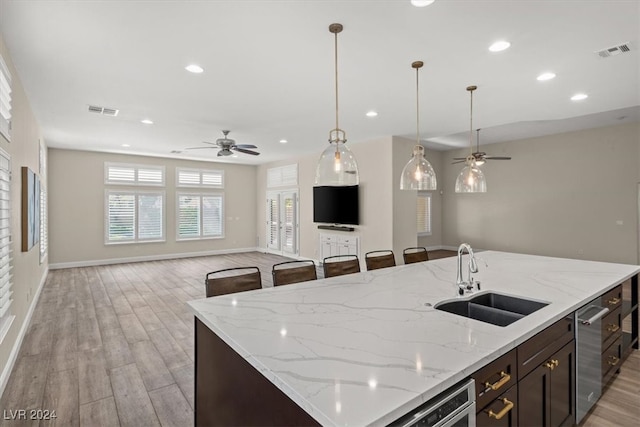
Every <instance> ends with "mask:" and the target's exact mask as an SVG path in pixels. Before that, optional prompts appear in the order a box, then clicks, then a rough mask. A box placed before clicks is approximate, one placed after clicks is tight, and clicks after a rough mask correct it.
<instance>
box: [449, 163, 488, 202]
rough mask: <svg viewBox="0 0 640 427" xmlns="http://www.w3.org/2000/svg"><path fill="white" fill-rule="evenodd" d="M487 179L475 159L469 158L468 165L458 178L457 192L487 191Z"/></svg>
mask: <svg viewBox="0 0 640 427" xmlns="http://www.w3.org/2000/svg"><path fill="white" fill-rule="evenodd" d="M486 192H487V180H486V179H485V178H484V173H482V171H481V170H480V168H479V167H478V166H477V165H476V161H475V160H474V159H473V157H472V158H471V159H467V165H466V166H465V167H464V168H463V169H462V171H461V172H460V174H458V178H456V193H486Z"/></svg>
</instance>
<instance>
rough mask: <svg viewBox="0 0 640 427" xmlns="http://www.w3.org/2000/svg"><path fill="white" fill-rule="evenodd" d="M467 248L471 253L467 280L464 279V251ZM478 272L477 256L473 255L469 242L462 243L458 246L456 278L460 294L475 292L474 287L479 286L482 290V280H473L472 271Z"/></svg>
mask: <svg viewBox="0 0 640 427" xmlns="http://www.w3.org/2000/svg"><path fill="white" fill-rule="evenodd" d="M465 249H466V250H467V253H468V254H469V271H468V272H467V280H466V281H464V280H462V253H463V252H464V250H465ZM477 272H478V263H477V262H476V257H475V256H474V255H473V249H471V246H470V245H469V244H468V243H462V244H461V245H460V246H458V277H457V278H456V285H457V286H458V294H460V295H464V293H465V291H466V292H473V288H474V287H477V288H478V290H480V282H478V281H477V280H473V277H471V273H477Z"/></svg>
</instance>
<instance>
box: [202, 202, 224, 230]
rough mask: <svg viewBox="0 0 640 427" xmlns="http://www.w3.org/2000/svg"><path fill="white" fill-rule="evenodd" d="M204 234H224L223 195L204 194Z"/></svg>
mask: <svg viewBox="0 0 640 427" xmlns="http://www.w3.org/2000/svg"><path fill="white" fill-rule="evenodd" d="M202 235H203V236H209V237H213V236H216V237H217V236H222V196H202Z"/></svg>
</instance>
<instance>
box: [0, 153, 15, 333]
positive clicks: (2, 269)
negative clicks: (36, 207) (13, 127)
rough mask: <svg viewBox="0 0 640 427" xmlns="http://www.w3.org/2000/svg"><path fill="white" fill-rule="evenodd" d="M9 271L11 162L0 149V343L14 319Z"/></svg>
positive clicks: (10, 262) (10, 260)
mask: <svg viewBox="0 0 640 427" xmlns="http://www.w3.org/2000/svg"><path fill="white" fill-rule="evenodd" d="M11 269H12V259H11V161H10V157H9V155H8V154H7V153H6V152H5V151H4V150H2V149H0V342H2V340H3V339H4V336H5V334H6V332H7V331H8V330H9V326H11V322H12V321H13V318H14V316H12V315H11V311H10V310H9V307H11V303H12V301H13V299H12V298H11V296H12V295H13V291H12V290H11V286H12V285H13V282H12V280H11V279H12V275H11Z"/></svg>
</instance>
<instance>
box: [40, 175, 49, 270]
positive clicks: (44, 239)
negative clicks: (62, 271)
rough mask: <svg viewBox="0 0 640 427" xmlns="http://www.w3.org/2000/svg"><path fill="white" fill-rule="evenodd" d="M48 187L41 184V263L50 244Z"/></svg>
mask: <svg viewBox="0 0 640 427" xmlns="http://www.w3.org/2000/svg"><path fill="white" fill-rule="evenodd" d="M47 212H48V209H47V187H46V186H44V185H41V186H40V263H42V261H43V260H44V258H45V256H46V255H47V248H48V246H49V230H48V227H49V224H48V220H47Z"/></svg>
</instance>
